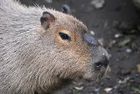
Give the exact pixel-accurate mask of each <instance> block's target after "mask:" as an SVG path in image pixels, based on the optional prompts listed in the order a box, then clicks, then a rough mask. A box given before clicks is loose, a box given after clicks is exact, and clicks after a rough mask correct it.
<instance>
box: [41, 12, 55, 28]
mask: <svg viewBox="0 0 140 94" xmlns="http://www.w3.org/2000/svg"><path fill="white" fill-rule="evenodd" d="M54 21H55V17H54V15H53V14H51V13H49V12H47V11H45V12H43V13H42V17H41V18H40V22H41V25H42V27H44V29H47V28H49V26H50V25H51V23H52V22H54Z"/></svg>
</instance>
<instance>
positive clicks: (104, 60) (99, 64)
mask: <svg viewBox="0 0 140 94" xmlns="http://www.w3.org/2000/svg"><path fill="white" fill-rule="evenodd" d="M108 64H109V60H108V58H107V57H106V56H102V58H101V59H100V60H99V61H98V62H95V63H94V67H95V70H100V69H101V68H102V67H104V68H106V67H107V66H108Z"/></svg>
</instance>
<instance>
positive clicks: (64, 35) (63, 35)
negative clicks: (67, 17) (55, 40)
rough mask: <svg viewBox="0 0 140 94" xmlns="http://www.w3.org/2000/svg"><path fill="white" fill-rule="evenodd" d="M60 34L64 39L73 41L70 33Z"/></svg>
mask: <svg viewBox="0 0 140 94" xmlns="http://www.w3.org/2000/svg"><path fill="white" fill-rule="evenodd" d="M59 35H60V37H61V38H62V39H63V40H68V41H71V37H70V36H69V35H68V34H66V33H63V32H59Z"/></svg>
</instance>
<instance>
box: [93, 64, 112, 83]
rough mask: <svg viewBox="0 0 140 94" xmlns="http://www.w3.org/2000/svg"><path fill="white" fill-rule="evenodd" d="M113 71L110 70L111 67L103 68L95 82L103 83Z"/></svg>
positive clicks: (97, 74)
mask: <svg viewBox="0 0 140 94" xmlns="http://www.w3.org/2000/svg"><path fill="white" fill-rule="evenodd" d="M110 71H111V69H110V66H109V65H108V66H107V67H106V68H105V67H104V68H102V69H100V71H98V72H97V73H96V77H95V79H94V80H95V81H96V82H98V81H101V80H102V79H104V78H106V77H107V76H108V74H109V73H110Z"/></svg>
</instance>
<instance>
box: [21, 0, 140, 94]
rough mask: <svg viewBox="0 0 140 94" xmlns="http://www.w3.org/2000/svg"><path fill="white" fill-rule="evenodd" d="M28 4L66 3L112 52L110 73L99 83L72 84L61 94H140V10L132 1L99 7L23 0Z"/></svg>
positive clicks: (57, 0)
mask: <svg viewBox="0 0 140 94" xmlns="http://www.w3.org/2000/svg"><path fill="white" fill-rule="evenodd" d="M21 1H22V2H23V3H24V4H26V5H33V2H34V3H37V4H39V5H41V6H42V5H43V4H45V5H46V7H49V8H55V9H57V10H60V9H61V6H62V5H63V4H67V5H68V6H69V7H70V8H71V11H72V14H73V15H74V16H76V17H77V18H79V19H80V20H82V21H83V22H84V23H86V24H87V26H88V27H89V29H90V30H92V31H94V32H95V36H96V37H97V38H99V41H101V42H103V43H104V46H105V48H107V49H108V51H109V52H110V54H111V55H112V57H111V60H110V66H111V73H110V75H109V76H108V77H107V78H105V79H103V80H102V81H101V82H99V83H95V82H84V85H82V86H81V85H80V86H77V85H70V86H68V87H66V88H65V89H63V90H62V91H61V92H60V94H140V14H138V13H140V11H138V10H136V8H135V7H134V6H133V3H132V1H131V0H106V1H105V4H104V6H103V7H102V8H101V9H96V8H95V7H94V6H93V5H92V4H91V1H92V0H53V1H52V0H46V1H52V2H51V3H47V2H46V1H45V0H21Z"/></svg>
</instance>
